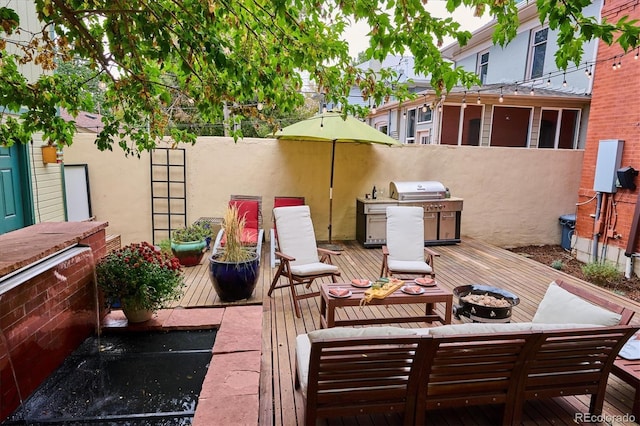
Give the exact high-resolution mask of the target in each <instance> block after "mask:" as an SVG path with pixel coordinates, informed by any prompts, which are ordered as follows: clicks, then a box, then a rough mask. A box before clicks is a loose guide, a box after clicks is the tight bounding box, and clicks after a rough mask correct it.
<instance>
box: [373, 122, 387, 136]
mask: <svg viewBox="0 0 640 426" xmlns="http://www.w3.org/2000/svg"><path fill="white" fill-rule="evenodd" d="M376 129H378V130H379V131H380V132H382V133H384V134H385V135H388V134H389V133H387V131H388V130H389V125H388V124H387V123H376Z"/></svg>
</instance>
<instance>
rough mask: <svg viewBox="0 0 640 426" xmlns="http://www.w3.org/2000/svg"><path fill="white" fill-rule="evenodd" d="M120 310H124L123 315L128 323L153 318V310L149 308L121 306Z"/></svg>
mask: <svg viewBox="0 0 640 426" xmlns="http://www.w3.org/2000/svg"><path fill="white" fill-rule="evenodd" d="M122 312H124V316H126V317H127V321H129V322H130V323H138V322H145V321H149V320H150V319H151V318H153V310H151V309H136V308H127V307H126V306H123V307H122Z"/></svg>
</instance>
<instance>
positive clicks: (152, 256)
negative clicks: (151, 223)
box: [96, 242, 185, 311]
mask: <svg viewBox="0 0 640 426" xmlns="http://www.w3.org/2000/svg"><path fill="white" fill-rule="evenodd" d="M96 274H97V280H98V287H99V288H100V289H101V290H102V291H103V293H104V296H105V298H106V302H107V306H112V305H113V304H114V302H117V301H118V300H119V301H120V303H121V304H122V306H123V307H126V308H130V309H148V310H153V311H156V310H158V309H160V308H162V307H163V306H165V304H166V303H167V302H171V301H175V300H179V299H180V297H181V296H182V292H183V290H184V287H185V284H184V281H183V275H182V268H181V266H180V262H179V261H178V259H176V258H175V257H172V256H169V255H167V254H166V253H163V252H162V251H160V249H157V248H156V247H154V246H153V245H151V244H149V243H147V242H142V243H133V244H129V245H127V246H125V247H122V248H120V249H118V250H116V251H114V252H112V253H110V254H108V255H106V256H105V257H104V258H102V259H101V260H100V261H99V262H98V264H97V266H96Z"/></svg>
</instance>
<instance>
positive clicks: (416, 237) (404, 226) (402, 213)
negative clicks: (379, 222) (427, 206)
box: [386, 206, 424, 262]
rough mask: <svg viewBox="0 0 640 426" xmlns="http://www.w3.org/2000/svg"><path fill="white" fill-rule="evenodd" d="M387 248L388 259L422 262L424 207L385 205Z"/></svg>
mask: <svg viewBox="0 0 640 426" xmlns="http://www.w3.org/2000/svg"><path fill="white" fill-rule="evenodd" d="M386 245H387V248H388V249H389V261H392V260H406V261H414V262H424V209H423V208H422V207H409V206H390V207H387V242H386Z"/></svg>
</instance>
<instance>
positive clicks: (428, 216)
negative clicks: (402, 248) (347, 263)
mask: <svg viewBox="0 0 640 426" xmlns="http://www.w3.org/2000/svg"><path fill="white" fill-rule="evenodd" d="M356 201H357V202H356V239H357V240H358V241H360V242H361V243H362V244H363V245H364V246H365V247H380V246H381V245H384V244H385V243H386V239H387V230H386V218H387V214H386V213H387V207H389V206H420V207H422V208H423V209H424V243H425V245H439V244H455V243H459V242H460V220H461V214H462V201H463V200H462V199H461V198H455V197H450V194H448V193H447V188H446V187H445V186H444V185H443V184H442V183H440V182H437V181H406V182H398V181H392V182H390V183H389V198H381V197H378V198H377V199H375V200H372V199H368V198H358V199H357V200H356Z"/></svg>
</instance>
